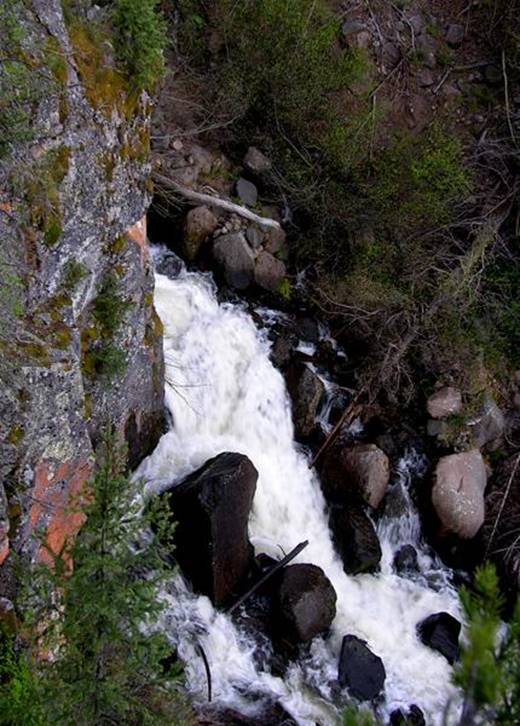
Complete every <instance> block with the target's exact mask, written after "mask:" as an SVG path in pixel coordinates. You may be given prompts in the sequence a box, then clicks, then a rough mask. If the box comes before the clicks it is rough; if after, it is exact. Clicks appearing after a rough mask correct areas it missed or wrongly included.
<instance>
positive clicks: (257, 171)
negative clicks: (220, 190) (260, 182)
mask: <svg viewBox="0 0 520 726" xmlns="http://www.w3.org/2000/svg"><path fill="white" fill-rule="evenodd" d="M243 164H244V168H245V169H247V171H249V172H250V173H251V174H254V175H255V176H262V174H265V173H266V172H268V171H270V169H271V168H272V164H271V160H270V159H269V158H268V157H267V156H266V155H265V154H263V153H262V152H261V151H260V149H257V148H256V147H255V146H250V147H249V149H248V150H247V153H246V155H245V156H244V161H243Z"/></svg>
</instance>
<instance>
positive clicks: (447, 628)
mask: <svg viewBox="0 0 520 726" xmlns="http://www.w3.org/2000/svg"><path fill="white" fill-rule="evenodd" d="M460 628H461V626H460V623H459V621H458V620H457V619H456V618H454V617H453V615H450V614H449V613H435V614H434V615H430V616H429V617H427V618H425V620H422V621H421V622H420V623H419V624H418V625H417V633H418V635H419V637H420V639H421V640H422V642H423V643H424V644H425V645H427V646H428V647H429V648H432V649H433V650H436V651H437V652H439V653H441V655H443V656H444V657H445V658H446V660H447V661H448V663H450V665H453V664H454V663H455V661H456V660H457V659H458V657H459V635H460Z"/></svg>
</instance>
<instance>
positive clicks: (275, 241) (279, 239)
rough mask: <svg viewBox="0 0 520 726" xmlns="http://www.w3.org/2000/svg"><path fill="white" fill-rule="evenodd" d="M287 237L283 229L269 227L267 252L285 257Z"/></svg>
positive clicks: (266, 244)
mask: <svg viewBox="0 0 520 726" xmlns="http://www.w3.org/2000/svg"><path fill="white" fill-rule="evenodd" d="M286 239H287V235H286V234H285V232H284V230H283V229H282V228H281V227H269V228H268V230H267V232H266V242H265V250H266V252H270V253H271V254H272V255H277V256H278V255H280V256H281V257H284V256H285V255H284V252H285V245H286Z"/></svg>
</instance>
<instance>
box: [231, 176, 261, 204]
mask: <svg viewBox="0 0 520 726" xmlns="http://www.w3.org/2000/svg"><path fill="white" fill-rule="evenodd" d="M236 193H237V196H238V198H239V199H240V201H241V202H242V203H243V204H247V205H248V206H249V207H254V206H255V204H256V203H257V201H258V189H257V188H256V186H255V185H254V184H253V182H250V181H248V180H247V179H244V177H240V179H239V180H238V181H237V183H236Z"/></svg>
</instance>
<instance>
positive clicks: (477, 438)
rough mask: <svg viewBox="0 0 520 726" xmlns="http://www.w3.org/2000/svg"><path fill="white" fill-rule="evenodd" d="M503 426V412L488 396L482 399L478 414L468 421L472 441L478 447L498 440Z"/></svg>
mask: <svg viewBox="0 0 520 726" xmlns="http://www.w3.org/2000/svg"><path fill="white" fill-rule="evenodd" d="M505 426H506V422H505V418H504V414H503V413H502V411H501V410H500V409H499V407H498V406H497V404H496V403H495V402H494V401H493V399H492V398H491V397H489V396H486V398H485V399H484V403H483V405H482V408H481V410H480V412H479V414H478V415H477V416H476V417H475V418H473V419H472V420H471V421H469V422H468V428H469V430H470V432H471V436H472V439H473V442H474V443H475V446H477V447H478V448H482V447H484V446H488V445H492V444H493V443H494V442H495V441H498V440H499V439H500V438H501V437H502V435H503V434H504V430H505Z"/></svg>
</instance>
